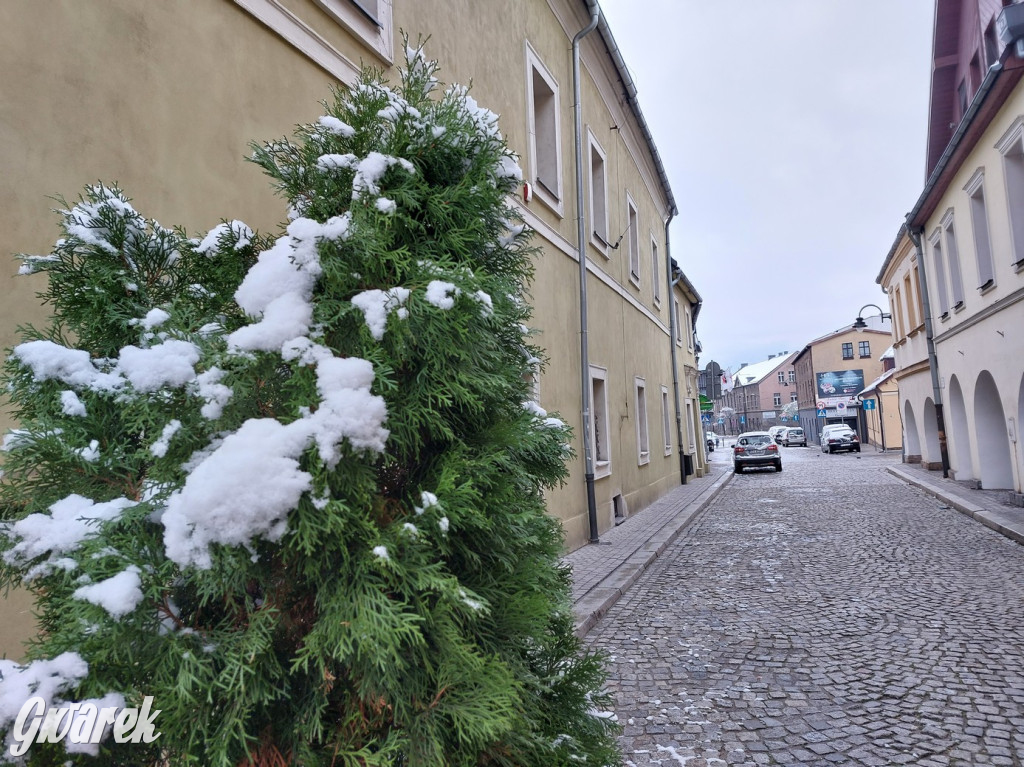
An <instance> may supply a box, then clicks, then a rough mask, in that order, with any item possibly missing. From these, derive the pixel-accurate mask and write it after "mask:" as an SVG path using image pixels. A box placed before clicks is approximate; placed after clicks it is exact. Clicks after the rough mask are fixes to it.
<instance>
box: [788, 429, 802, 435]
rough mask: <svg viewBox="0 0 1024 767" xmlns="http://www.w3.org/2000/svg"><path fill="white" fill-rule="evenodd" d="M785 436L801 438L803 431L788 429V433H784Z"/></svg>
mask: <svg viewBox="0 0 1024 767" xmlns="http://www.w3.org/2000/svg"><path fill="white" fill-rule="evenodd" d="M786 434H787V435H789V436H790V437H802V436H804V430H803V429H790V430H789V431H788V432H786Z"/></svg>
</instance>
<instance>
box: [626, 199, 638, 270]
mask: <svg viewBox="0 0 1024 767" xmlns="http://www.w3.org/2000/svg"><path fill="white" fill-rule="evenodd" d="M626 251H627V253H628V254H629V281H630V282H632V283H633V285H634V286H635V287H637V288H639V287H640V209H639V207H637V204H636V202H634V200H633V197H632V196H631V195H630V194H629V192H626Z"/></svg>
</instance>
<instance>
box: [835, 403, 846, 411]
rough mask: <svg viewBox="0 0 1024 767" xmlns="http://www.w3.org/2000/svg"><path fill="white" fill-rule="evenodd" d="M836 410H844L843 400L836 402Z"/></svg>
mask: <svg viewBox="0 0 1024 767" xmlns="http://www.w3.org/2000/svg"><path fill="white" fill-rule="evenodd" d="M836 410H838V411H839V412H840V413H841V412H843V411H844V410H846V403H845V402H837V403H836Z"/></svg>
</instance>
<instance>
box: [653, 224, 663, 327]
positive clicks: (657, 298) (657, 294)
mask: <svg viewBox="0 0 1024 767" xmlns="http://www.w3.org/2000/svg"><path fill="white" fill-rule="evenodd" d="M659 258H661V255H660V254H659V253H658V240H657V239H655V237H654V234H653V233H652V234H651V288H652V290H653V293H654V305H655V306H657V307H658V308H659V309H660V308H661V265H660V264H659V263H658V259H659Z"/></svg>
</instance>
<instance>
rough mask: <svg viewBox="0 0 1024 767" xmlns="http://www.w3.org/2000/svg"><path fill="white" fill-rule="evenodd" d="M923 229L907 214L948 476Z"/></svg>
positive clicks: (946, 468)
mask: <svg viewBox="0 0 1024 767" xmlns="http://www.w3.org/2000/svg"><path fill="white" fill-rule="evenodd" d="M923 233H924V230H923V229H914V228H913V227H912V226H911V225H910V214H909V213H908V214H907V236H908V237H909V238H910V241H911V242H912V243H914V248H915V249H916V250H917V266H918V278H919V280H920V283H921V284H920V285H918V290H920V291H921V304H922V306H923V308H924V337H925V340H926V342H927V344H928V369H929V370H930V371H931V375H932V396H933V397H934V399H935V423H936V426H937V427H938V430H939V457H940V460H941V461H942V476H943V477H944V478H945V477H949V450H948V448H947V446H946V418H945V415H944V414H943V412H942V388H941V387H940V386H939V359H938V357H937V356H936V355H935V335H934V332H933V329H932V307H931V301H930V300H929V298H928V278H927V273H926V271H925V269H926V266H925V262H924V248H923V247H922V243H921V235H922V234H923Z"/></svg>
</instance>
